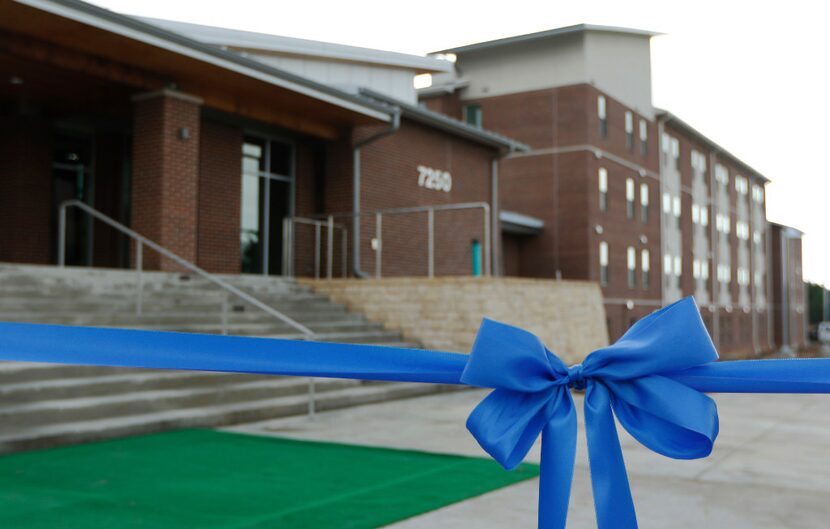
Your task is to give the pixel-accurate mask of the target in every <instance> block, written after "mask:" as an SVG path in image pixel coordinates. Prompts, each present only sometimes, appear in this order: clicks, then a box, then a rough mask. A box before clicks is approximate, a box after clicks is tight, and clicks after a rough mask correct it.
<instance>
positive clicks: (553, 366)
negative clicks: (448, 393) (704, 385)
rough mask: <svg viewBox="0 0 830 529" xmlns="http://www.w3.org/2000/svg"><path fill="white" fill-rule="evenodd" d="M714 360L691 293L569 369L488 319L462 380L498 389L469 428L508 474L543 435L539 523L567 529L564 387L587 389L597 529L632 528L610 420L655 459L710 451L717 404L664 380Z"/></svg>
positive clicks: (523, 335)
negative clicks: (650, 451) (653, 452)
mask: <svg viewBox="0 0 830 529" xmlns="http://www.w3.org/2000/svg"><path fill="white" fill-rule="evenodd" d="M716 359H717V352H716V351H715V348H714V346H713V345H712V340H711V339H710V338H709V335H708V333H707V332H706V328H705V327H704V325H703V321H702V320H701V318H700V312H699V310H698V308H697V305H696V304H695V302H694V300H693V299H692V298H691V297H689V298H685V299H682V300H680V301H678V302H676V303H674V304H672V305H669V306H667V307H665V308H663V309H660V310H658V311H656V312H653V313H652V314H650V315H649V316H647V317H645V318H643V319H641V320H640V321H638V322H637V323H635V324H634V325H633V326H632V327H631V328H630V329H629V330H628V332H626V333H625V335H624V336H623V337H622V338H620V339H619V340H618V341H617V342H616V343H615V344H613V345H611V346H609V347H605V348H602V349H599V350H597V351H594V352H592V353H591V354H589V355H588V356H587V357H585V360H584V361H583V362H582V363H580V364H576V365H573V366H571V367H566V366H565V364H564V363H563V362H562V361H561V360H560V359H559V358H558V357H557V356H556V355H555V354H553V353H552V352H550V351H549V350H548V349H546V348H545V346H544V345H543V344H542V342H541V341H540V340H539V338H537V337H536V336H534V335H533V334H531V333H529V332H527V331H523V330H521V329H518V328H516V327H512V326H510V325H506V324H503V323H498V322H495V321H492V320H484V322H483V323H482V325H481V328H480V329H479V332H478V335H477V336H476V341H475V344H474V345H473V350H472V353H471V354H470V357H469V359H468V361H467V365H466V366H465V369H464V372H463V373H462V375H461V381H462V382H463V383H465V384H469V385H473V386H480V387H488V388H494V391H493V392H492V393H490V394H489V395H488V396H487V397H486V398H485V399H484V400H483V401H481V403H479V405H478V406H477V407H476V408H475V409H474V410H473V411H472V413H470V416H469V418H468V419H467V428H468V429H469V430H470V433H472V434H473V436H474V437H475V438H476V440H477V441H478V442H479V444H480V445H481V446H482V448H484V450H485V451H486V452H487V453H489V454H490V455H491V456H492V457H493V458H494V459H496V460H497V461H498V462H499V463H501V464H502V466H504V467H505V468H508V469H510V468H514V467H515V466H517V465H518V464H519V463H521V461H522V460H523V459H524V457H525V455H526V454H527V453H528V451H529V450H530V448H531V447H532V446H533V444H534V443H535V441H536V439H537V438H538V437H539V435H540V434H541V436H542V452H541V454H542V459H541V476H540V483H539V489H540V490H539V527H540V528H542V529H563V528H564V527H565V521H566V516H567V511H568V501H569V496H570V486H571V481H572V478H573V468H574V459H575V455H576V429H577V427H576V412H575V408H574V402H573V398H572V397H571V393H570V389H571V388H573V389H577V390H579V389H585V390H586V392H585V402H584V406H585V431H586V438H587V441H588V454H589V461H590V468H591V483H592V488H593V490H594V504H595V507H596V513H597V526H598V527H599V529H611V528H614V529H636V527H637V519H636V515H635V513H634V503H633V500H632V498H631V491H630V489H629V486H628V476H627V474H626V471H625V464H624V462H623V459H622V450H621V448H620V441H619V438H618V437H617V428H616V424H615V422H614V416H615V414H616V418H617V420H618V421H619V422H620V424H622V426H623V427H624V428H625V429H626V431H628V433H630V434H631V435H632V436H633V437H634V438H635V439H637V440H638V441H639V442H640V443H642V444H643V445H645V446H646V447H647V448H649V449H651V450H653V451H655V452H657V453H659V454H662V455H665V456H668V457H673V458H676V459H694V458H700V457H705V456H707V455H709V453H710V452H711V450H712V445H713V443H714V441H715V438H716V437H717V434H718V416H717V409H716V408H715V404H714V402H713V401H712V400H711V399H710V398H709V397H707V396H706V395H704V394H702V393H699V392H698V391H696V390H694V389H691V388H690V387H688V386H685V385H683V384H681V383H679V382H677V381H675V380H673V379H672V378H671V377H669V376H663V374H668V373H671V372H675V371H679V370H683V369H687V368H691V367H694V366H700V365H703V364H707V363H709V362H712V361H714V360H716ZM589 381H591V382H592V383H590V384H589V383H588V382H589Z"/></svg>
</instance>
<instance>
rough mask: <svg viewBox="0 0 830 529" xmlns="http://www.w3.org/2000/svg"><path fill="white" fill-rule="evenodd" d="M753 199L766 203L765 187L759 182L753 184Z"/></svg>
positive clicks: (759, 202)
mask: <svg viewBox="0 0 830 529" xmlns="http://www.w3.org/2000/svg"><path fill="white" fill-rule="evenodd" d="M752 200H754V201H755V202H757V203H758V204H763V203H764V188H763V187H761V186H759V185H758V184H752Z"/></svg>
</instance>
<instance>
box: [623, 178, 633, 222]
mask: <svg viewBox="0 0 830 529" xmlns="http://www.w3.org/2000/svg"><path fill="white" fill-rule="evenodd" d="M634 200H635V196H634V179H633V178H627V179H626V180H625V214H626V216H627V217H628V218H629V219H633V218H634Z"/></svg>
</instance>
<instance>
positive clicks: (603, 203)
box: [598, 167, 608, 211]
mask: <svg viewBox="0 0 830 529" xmlns="http://www.w3.org/2000/svg"><path fill="white" fill-rule="evenodd" d="M598 178H599V209H600V211H608V170H607V169H606V168H605V167H600V168H599V174H598Z"/></svg>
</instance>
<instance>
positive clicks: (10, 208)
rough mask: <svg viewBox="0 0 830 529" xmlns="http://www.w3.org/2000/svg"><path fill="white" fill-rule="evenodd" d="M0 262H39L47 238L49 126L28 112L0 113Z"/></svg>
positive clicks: (45, 257) (47, 251)
mask: <svg viewBox="0 0 830 529" xmlns="http://www.w3.org/2000/svg"><path fill="white" fill-rule="evenodd" d="M0 187H1V188H2V193H0V226H3V229H0V261H9V262H18V263H37V264H45V263H48V262H50V259H51V258H52V256H53V254H54V249H53V248H52V243H53V241H52V240H51V236H50V233H51V224H52V222H54V218H55V212H53V211H52V146H51V129H50V127H49V126H48V125H47V124H46V123H44V122H42V121H40V120H39V119H37V118H34V117H3V118H0Z"/></svg>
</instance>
